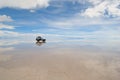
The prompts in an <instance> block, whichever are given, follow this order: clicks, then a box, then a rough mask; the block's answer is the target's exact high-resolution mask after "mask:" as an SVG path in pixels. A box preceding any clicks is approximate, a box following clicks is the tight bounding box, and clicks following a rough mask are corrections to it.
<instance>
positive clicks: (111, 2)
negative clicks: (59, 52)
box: [81, 0, 120, 18]
mask: <svg viewBox="0 0 120 80" xmlns="http://www.w3.org/2000/svg"><path fill="white" fill-rule="evenodd" d="M88 1H89V2H90V3H91V4H92V6H91V7H88V8H87V9H86V10H85V11H84V12H83V13H82V14H81V15H82V16H85V17H91V18H93V17H106V16H107V17H110V16H112V17H120V8H119V7H118V6H119V5H120V0H88Z"/></svg>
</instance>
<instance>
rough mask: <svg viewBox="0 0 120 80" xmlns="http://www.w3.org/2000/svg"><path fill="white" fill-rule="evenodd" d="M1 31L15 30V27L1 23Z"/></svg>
mask: <svg viewBox="0 0 120 80" xmlns="http://www.w3.org/2000/svg"><path fill="white" fill-rule="evenodd" d="M0 29H14V26H10V25H5V24H2V23H0Z"/></svg>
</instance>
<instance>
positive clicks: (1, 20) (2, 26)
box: [0, 15, 14, 29]
mask: <svg viewBox="0 0 120 80" xmlns="http://www.w3.org/2000/svg"><path fill="white" fill-rule="evenodd" d="M12 21H13V19H12V18H11V17H10V16H7V15H0V29H14V26H11V25H6V24H5V23H4V22H12ZM3 23H4V24H3Z"/></svg>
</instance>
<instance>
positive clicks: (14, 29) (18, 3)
mask: <svg viewBox="0 0 120 80" xmlns="http://www.w3.org/2000/svg"><path fill="white" fill-rule="evenodd" d="M38 35H41V36H43V37H44V38H46V39H47V41H48V42H70V43H71V42H80V44H84V45H99V46H112V47H113V46H116V45H119V44H120V0H13V1H11V0H0V41H1V43H0V46H5V45H12V44H18V43H24V42H32V41H34V40H35V37H36V36H38ZM116 47H118V46H116Z"/></svg>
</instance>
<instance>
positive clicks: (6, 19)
mask: <svg viewBox="0 0 120 80" xmlns="http://www.w3.org/2000/svg"><path fill="white" fill-rule="evenodd" d="M11 21H13V20H12V19H11V17H10V16H7V15H0V22H11Z"/></svg>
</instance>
